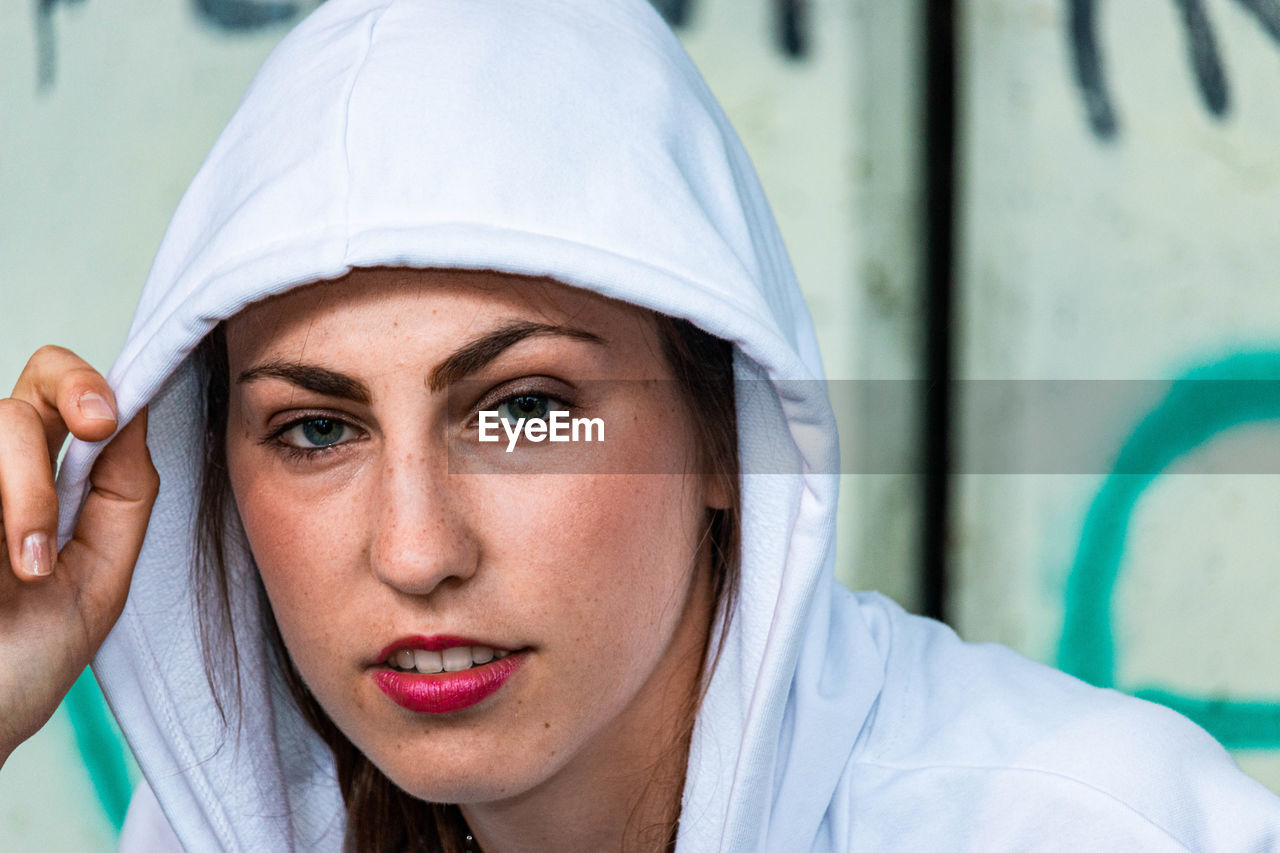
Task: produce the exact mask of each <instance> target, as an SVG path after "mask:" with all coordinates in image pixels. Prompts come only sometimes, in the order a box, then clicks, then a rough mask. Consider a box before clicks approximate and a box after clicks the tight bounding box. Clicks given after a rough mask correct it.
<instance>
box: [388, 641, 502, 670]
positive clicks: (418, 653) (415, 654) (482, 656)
mask: <svg viewBox="0 0 1280 853" xmlns="http://www.w3.org/2000/svg"><path fill="white" fill-rule="evenodd" d="M509 654H511V652H504V651H500V650H498V649H491V648H489V647H488V646H455V647H453V648H449V649H445V650H444V651H443V652H431V651H427V650H426V649H401V650H400V651H398V652H396V653H395V654H393V655H392V656H391V657H389V658H387V664H388V665H389V666H392V667H394V668H396V669H399V670H403V671H405V672H413V671H415V670H416V671H417V672H422V673H428V674H430V673H437V672H461V671H462V670H464V669H470V668H471V667H473V666H481V665H483V664H486V663H488V662H489V661H493V660H502V659H503V658H505V657H506V656H507V655H509Z"/></svg>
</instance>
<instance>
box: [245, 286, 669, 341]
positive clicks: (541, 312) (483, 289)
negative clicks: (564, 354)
mask: <svg viewBox="0 0 1280 853" xmlns="http://www.w3.org/2000/svg"><path fill="white" fill-rule="evenodd" d="M513 320H526V321H530V322H538V323H548V324H552V325H566V324H567V325H573V326H575V327H579V328H583V329H585V330H587V331H591V332H602V331H607V332H608V333H609V334H608V335H607V337H608V338H610V339H619V341H620V342H622V341H625V339H627V338H632V337H638V338H643V339H645V340H646V341H648V342H649V343H652V340H653V339H654V336H655V334H656V333H655V328H654V321H653V315H652V314H651V313H650V312H649V311H646V310H644V309H642V308H638V307H636V306H633V305H630V304H627V303H624V302H618V301H616V300H613V299H608V298H606V297H604V296H601V295H599V294H596V293H592V292H591V291H587V290H582V289H580V288H574V287H570V286H568V285H565V284H561V283H559V282H556V281H554V280H551V279H547V278H535V277H531V276H521V275H513V274H509V273H499V272H493V271H489V270H449V269H407V268H400V267H383V268H370V269H357V270H353V271H352V272H350V273H349V274H347V275H346V276H343V277H342V278H339V279H334V280H331V281H322V282H317V283H315V284H311V285H305V286H303V287H299V288H295V289H293V290H290V291H288V292H286V293H284V294H281V295H279V296H274V297H271V298H269V299H266V300H263V301H262V302H258V303H254V304H253V305H250V306H248V307H247V308H245V309H244V310H242V311H241V312H240V313H238V314H237V315H236V316H234V317H232V318H231V319H230V320H228V321H227V344H228V350H229V354H230V355H231V357H232V359H233V360H237V358H236V357H237V355H239V356H240V357H241V358H246V357H252V356H253V354H257V353H262V352H264V351H267V350H274V349H296V348H297V347H299V346H308V345H314V344H318V343H321V342H324V341H332V342H338V341H341V340H346V341H348V342H350V343H352V344H354V345H359V343H360V342H361V341H372V340H375V339H376V340H380V341H386V340H387V339H388V338H395V337H403V338H405V339H406V340H407V341H408V340H413V341H417V342H421V341H422V340H423V337H422V336H424V335H425V336H429V338H430V340H431V341H433V342H435V343H439V344H440V345H442V346H447V345H448V344H449V343H450V342H461V341H463V340H466V339H467V338H469V337H470V336H472V335H475V334H480V333H483V332H484V331H485V330H486V329H487V328H489V327H492V326H494V325H497V324H500V323H503V322H510V321H513ZM602 336H603V335H602Z"/></svg>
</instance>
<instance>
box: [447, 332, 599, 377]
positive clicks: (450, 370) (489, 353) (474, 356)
mask: <svg viewBox="0 0 1280 853" xmlns="http://www.w3.org/2000/svg"><path fill="white" fill-rule="evenodd" d="M552 336H554V337H563V338H572V339H574V340H578V341H586V342H587V343H593V344H600V345H602V346H603V345H604V343H605V341H604V338H601V337H600V336H599V335H594V334H592V333H591V332H588V331H585V330H584V329H578V328H575V327H573V326H557V325H552V324H549V323H529V322H525V321H517V322H514V323H508V324H507V325H505V326H499V327H498V328H496V329H494V330H493V331H492V332H489V333H488V334H485V335H482V336H481V337H479V338H476V339H475V340H474V341H471V342H470V343H468V344H466V345H464V346H462V347H461V348H459V349H458V350H457V351H455V352H454V353H453V355H451V356H449V357H448V358H446V359H445V360H444V361H442V362H440V363H439V364H437V365H436V366H435V368H434V369H432V371H431V375H430V376H428V377H427V387H428V388H430V389H431V390H432V391H439V390H440V389H442V388H444V387H445V386H446V385H448V384H449V383H450V382H455V381H457V380H459V379H461V378H463V377H464V376H468V375H470V374H472V373H474V372H476V371H477V370H479V369H480V368H482V367H484V366H485V365H486V364H488V363H489V362H491V361H493V360H494V359H495V358H497V357H498V356H499V355H501V354H502V352H503V350H505V349H507V348H508V347H511V346H514V345H515V344H517V343H519V342H520V341H523V340H525V339H526V338H540V337H552Z"/></svg>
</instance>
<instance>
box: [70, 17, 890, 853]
mask: <svg viewBox="0 0 1280 853" xmlns="http://www.w3.org/2000/svg"><path fill="white" fill-rule="evenodd" d="M386 265H402V266H411V267H459V268H480V269H491V270H498V271H504V272H512V273H523V274H529V275H539V276H550V277H552V278H555V279H557V280H559V281H561V282H564V283H566V284H569V285H573V286H577V287H581V288H586V289H589V290H592V291H596V292H598V293H601V294H604V295H606V296H609V297H613V298H615V299H620V300H625V301H627V302H631V303H634V304H636V305H640V306H643V307H646V308H650V309H654V310H657V311H660V312H664V313H667V314H670V315H673V316H677V317H683V318H686V319H688V320H690V321H692V322H693V323H695V324H697V325H698V326H700V327H702V328H703V329H705V330H706V331H708V332H711V333H713V334H715V335H717V336H719V337H722V338H725V339H728V340H730V341H733V342H734V343H735V345H736V352H735V372H736V375H737V377H738V378H739V379H741V380H767V381H764V382H752V383H750V384H751V386H752V387H753V388H756V389H757V390H756V391H753V392H752V393H749V394H742V395H740V397H739V402H738V407H739V410H738V418H739V431H740V438H739V441H740V456H741V463H742V469H743V471H744V472H745V473H744V475H743V493H742V497H743V506H742V515H743V519H742V520H743V563H742V581H741V587H740V595H739V597H738V604H737V609H736V612H735V613H734V614H733V616H732V623H731V632H730V634H729V637H728V640H727V642H726V645H725V647H724V648H723V650H722V653H721V655H720V657H719V659H718V665H717V666H716V668H715V670H714V672H713V673H712V676H711V680H710V684H709V688H708V692H707V694H706V698H705V701H704V704H703V706H702V708H701V710H700V712H699V715H698V718H697V722H696V726H695V730H694V735H693V743H692V747H691V753H690V758H689V771H688V776H687V781H686V786H685V791H684V804H683V809H682V815H681V826H680V835H679V842H678V843H679V849H680V850H682V851H695V850H696V851H708V850H724V851H730V850H732V851H744V850H754V849H802V848H804V849H808V848H809V846H811V844H812V842H813V839H814V838H815V837H816V833H817V832H818V826H819V824H820V823H821V821H822V818H823V815H824V813H825V812H826V811H827V807H828V804H829V801H830V799H831V797H832V794H833V791H835V789H836V785H837V780H838V778H839V775H840V773H841V771H842V770H843V769H844V767H845V765H846V763H847V761H848V757H849V754H850V751H851V749H852V746H853V740H854V738H855V737H856V734H857V732H858V729H859V727H860V724H861V721H862V720H863V719H864V718H865V716H866V714H867V711H868V708H869V706H870V703H871V701H872V699H873V698H874V696H875V693H876V689H877V686H878V682H877V681H876V678H877V677H878V676H877V675H876V673H874V672H873V673H870V674H868V673H865V672H864V673H861V674H860V675H859V677H856V678H855V677H854V674H853V672H852V667H851V666H850V665H849V662H848V661H841V660H829V659H828V658H827V657H826V656H825V655H824V654H823V650H824V649H826V648H827V647H828V644H829V642H830V641H831V640H832V639H834V638H832V637H830V636H829V634H831V633H832V632H842V633H844V634H847V633H848V632H850V631H853V632H860V633H863V634H865V633H866V628H865V626H864V625H862V624H861V623H860V622H858V621H857V620H854V621H853V622H850V620H848V619H843V620H834V621H833V620H832V618H831V611H832V606H833V601H834V600H835V598H836V597H838V596H839V592H838V591H837V588H836V585H835V582H834V580H833V577H832V567H833V566H832V564H833V554H834V519H835V509H836V493H837V486H838V476H837V474H836V472H838V471H839V464H838V460H837V442H836V433H835V424H834V418H833V416H832V412H831V408H830V404H829V402H828V400H827V397H826V392H825V390H824V387H823V383H822V382H821V381H816V380H821V379H822V377H823V373H822V367H821V364H820V361H819V358H818V348H817V343H816V340H815V337H814V333H813V330H812V326H811V323H810V320H809V316H808V313H807V310H806V308H805V305H804V302H803V300H802V298H801V295H800V291H799V289H798V287H797V284H796V281H795V278H794V274H793V272H792V269H791V266H790V263H789V261H788V259H787V255H786V251H785V249H784V247H783V244H782V241H781V239H780V237H779V234H778V230H777V227H776V225H775V223H774V221H773V218H772V215H771V213H770V211H769V207H768V205H767V203H766V201H765V198H764V194H763V192H762V190H761V188H760V185H759V182H758V181H757V178H756V176H755V174H754V171H753V169H752V166H751V164H750V161H749V160H748V157H747V155H746V153H745V151H744V150H743V148H742V145H741V144H740V142H739V141H738V139H737V137H736V135H735V134H734V132H733V130H732V129H731V127H730V126H729V123H728V121H727V120H726V118H725V116H724V114H723V113H722V111H721V110H720V108H719V106H718V105H717V104H716V102H715V99H714V98H713V97H712V95H711V93H710V91H709V90H708V89H707V86H706V84H705V83H704V82H703V80H702V79H701V77H700V76H699V74H698V72H697V70H696V69H695V68H694V66H693V64H692V63H691V62H690V60H689V58H688V57H687V56H686V55H685V53H684V51H683V50H682V48H681V47H680V45H679V43H678V42H677V41H676V39H675V38H674V36H673V35H672V34H671V32H670V31H669V29H668V28H667V26H666V24H665V23H664V22H663V21H662V20H661V18H660V17H659V16H658V15H657V14H656V13H655V12H654V11H653V10H652V9H651V8H650V7H649V5H648V4H647V3H645V2H643V0H615V1H614V2H608V3H602V2H599V0H543V2H525V3H514V2H506V1H505V0H399V2H396V1H395V0H392V2H388V1H387V0H330V2H328V3H326V4H325V5H324V6H322V7H321V8H320V9H319V10H318V11H317V12H315V13H314V14H313V15H312V16H310V17H309V18H308V19H307V20H306V21H304V22H303V23H302V24H301V25H300V26H299V27H298V28H297V29H295V30H294V31H293V32H292V33H291V34H289V35H288V36H287V37H286V38H285V39H284V40H283V41H282V42H281V44H280V45H279V46H278V47H277V48H276V50H275V51H274V52H273V53H272V55H271V56H270V57H269V58H268V60H267V62H266V63H265V65H264V66H263V68H262V69H261V71H260V72H259V73H258V75H257V77H256V78H255V80H254V82H253V84H252V86H251V87H250V89H249V91H248V93H247V94H246V96H245V99H244V101H243V103H242V104H241V106H240V108H239V110H238V111H237V113H236V114H235V116H234V117H233V118H232V120H231V122H230V124H229V125H228V127H227V128H226V130H225V131H224V132H223V134H222V135H221V137H220V138H219V139H218V141H217V143H216V144H215V146H214V148H213V150H212V152H211V153H210V154H209V157H208V159H207V160H206V161H205V163H204V165H203V166H202V168H201V169H200V171H199V173H198V174H197V176H196V178H195V179H194V181H193V182H192V184H191V186H190V188H189V190H188V191H187V193H186V195H185V197H184V198H183V200H182V202H181V204H180V205H179V207H178V210H177V212H176V213H175V215H174V218H173V221H172V223H171V225H170V227H169V229H168V232H167V233H166V235H165V238H164V241H163V243H162V245H161V247H160V250H159V253H158V255H157V257H156V260H155V263H154V266H153V268H152V270H151V274H150V276H149V278H148V280H147V282H146V286H145V289H144V292H143V294H142V297H141V301H140V304H139V306H138V310H137V314H136V316H135V318H134V322H133V326H132V328H131V330H130V333H129V336H128V340H127V343H126V344H125V347H124V349H123V352H122V353H121V355H120V357H119V359H118V360H117V362H116V364H115V366H114V367H113V368H112V370H111V372H110V375H109V377H108V379H109V381H110V383H111V385H112V387H113V388H114V389H115V390H116V394H117V399H118V403H119V407H120V411H121V415H122V422H127V420H128V419H130V418H131V417H132V416H133V415H134V414H135V413H136V412H137V411H138V410H139V409H140V408H141V407H143V406H144V405H148V404H149V405H150V406H151V411H150V436H151V437H150V439H149V444H150V446H151V449H152V454H153V457H154V459H155V463H156V466H157V468H158V469H159V471H160V476H161V482H162V487H161V492H160V496H159V499H158V502H157V505H156V509H155V511H154V514H153V516H152V519H151V524H150V527H149V529H148V533H147V538H146V542H145V545H144V547H143V551H142V554H141V557H140V559H139V562H138V565H137V569H136V572H135V576H134V580H133V585H132V588H131V591H130V595H129V600H128V604H127V606H126V607H125V610H124V613H123V615H122V616H121V618H120V620H119V622H118V623H117V625H116V626H115V628H114V630H113V631H112V633H111V634H110V636H109V637H108V639H107V641H106V642H105V644H104V645H103V647H102V649H101V650H100V652H99V654H98V656H97V658H96V660H95V663H94V670H95V672H96V674H97V676H98V679H99V681H100V683H101V685H102V687H103V691H104V693H105V695H106V697H107V700H108V702H109V703H110V705H111V707H112V709H113V711H114V712H115V714H116V716H117V718H118V720H119V722H120V725H121V728H122V730H123V732H124V734H125V736H126V738H127V739H128V741H129V743H130V745H131V747H132V748H133V750H134V753H135V755H136V756H137V759H138V762H139V764H140V766H141V768H142V770H143V772H144V774H145V775H146V778H147V780H148V782H149V783H150V785H151V787H152V789H153V790H154V792H155V794H156V797H157V798H158V800H159V802H160V804H161V805H162V807H163V808H164V811H165V813H166V815H167V816H168V818H169V820H170V823H171V824H172V826H173V828H174V830H175V831H176V833H177V835H178V836H179V838H180V839H181V840H182V842H183V844H184V845H185V846H186V847H187V849H190V850H207V849H223V850H267V849H270V850H285V849H303V850H337V849H339V848H340V845H341V838H342V832H343V825H342V806H341V798H340V795H339V793H338V790H337V785H336V782H335V781H334V775H333V770H332V760H331V757H330V755H329V753H328V750H327V748H326V747H325V746H324V745H323V744H322V743H321V742H320V740H319V738H317V737H316V736H315V735H313V734H312V732H311V731H310V729H309V728H308V727H307V726H306V724H305V723H304V722H303V721H302V719H301V718H300V716H299V715H298V714H297V712H296V711H295V710H294V709H293V708H292V707H291V706H290V705H289V704H288V702H287V701H282V700H281V698H280V696H279V695H278V688H275V689H273V685H272V679H271V678H270V677H269V673H270V666H269V665H268V663H267V661H268V650H267V648H266V646H265V643H264V641H263V639H262V637H261V636H260V635H259V632H257V631H256V628H255V630H249V629H245V628H244V626H256V625H257V624H258V618H257V613H258V607H259V605H258V601H257V599H256V596H255V595H254V593H253V590H254V586H253V584H252V583H248V582H244V581H245V575H244V574H243V572H245V571H251V569H246V568H245V567H244V566H241V567H240V571H241V573H242V574H241V575H238V576H237V575H236V574H235V570H234V567H233V578H232V607H233V611H234V612H235V615H236V618H237V625H238V626H240V628H241V634H240V636H238V637H237V643H238V645H239V649H240V656H241V670H242V679H243V683H242V695H243V704H242V706H241V707H242V708H243V709H246V710H245V712H244V713H243V716H242V718H241V720H240V722H242V723H243V724H242V725H239V726H238V727H237V726H236V725H235V723H236V718H235V709H232V714H231V723H232V726H233V729H228V728H227V727H226V726H225V725H224V723H223V721H222V719H221V718H220V716H219V714H218V711H217V709H216V707H215V704H214V701H213V696H212V694H211V692H210V689H209V687H208V685H207V683H206V678H205V673H204V665H203V663H202V658H201V650H200V641H199V636H198V632H197V629H196V627H195V625H194V622H193V619H192V613H193V608H192V595H193V593H192V590H191V588H190V564H191V561H192V544H191V543H192V538H193V533H192V530H193V518H194V516H195V505H196V501H195V492H196V477H197V470H198V460H199V456H200V453H199V448H200V445H201V440H202V439H201V436H202V424H201V422H200V418H201V414H200V411H201V405H200V395H199V391H198V387H197V383H196V380H195V375H194V369H193V367H192V365H191V364H190V361H189V354H190V353H191V352H192V350H193V349H194V348H195V346H196V345H197V343H198V342H199V341H200V339H201V338H202V337H203V336H204V335H205V334H206V333H207V332H208V331H209V330H210V329H211V328H212V327H213V326H214V325H215V324H217V323H218V322H219V321H221V320H223V319H225V318H227V317H229V316H232V315H234V314H235V313H236V312H237V311H238V310H239V309H240V308H242V307H243V306H245V305H246V304H249V303H251V302H254V301H257V300H259V299H261V298H263V297H265V296H268V295H271V294H276V293H280V292H282V291H284V290H287V289H289V288H291V287H294V286H297V285H301V284H305V283H309V282H313V281H315V280H318V279H329V278H336V277H339V276H341V275H343V274H345V273H346V272H348V271H349V270H351V269H352V268H355V267H364V266H386ZM98 449H99V446H98V445H89V444H81V443H73V445H72V446H71V448H70V449H69V451H68V453H67V456H66V460H65V464H64V467H63V470H62V472H61V474H60V479H59V488H60V494H61V496H62V498H63V507H64V512H63V518H62V525H61V534H62V536H63V538H64V539H65V538H67V537H69V535H70V532H71V530H72V528H73V526H74V521H75V509H76V507H78V506H79V505H80V503H81V501H82V499H83V496H84V493H85V488H86V480H87V474H88V471H89V468H90V466H91V464H92V461H93V459H94V457H95V454H96V452H97V450H98ZM780 455H781V457H783V458H784V460H785V469H781V468H779V467H778V465H779V462H778V459H779V456H780ZM766 459H767V460H769V461H768V464H767V466H766V465H763V464H761V465H756V464H755V462H756V461H759V460H766ZM766 467H767V468H768V470H771V471H775V472H776V471H778V470H786V471H789V472H793V473H784V474H778V473H756V472H759V471H764V470H765V469H766ZM237 577H238V578H239V581H237ZM854 640H855V642H854V643H853V645H855V646H856V645H857V638H854ZM867 642H868V643H869V642H870V640H869V639H868V640H867ZM232 730H235V731H238V734H236V736H235V737H234V738H228V736H227V732H228V731H232ZM771 839H772V840H771Z"/></svg>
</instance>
